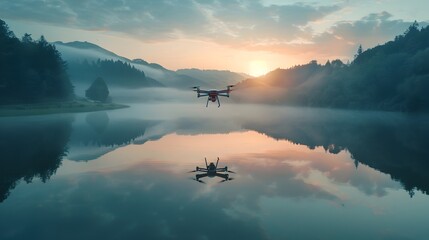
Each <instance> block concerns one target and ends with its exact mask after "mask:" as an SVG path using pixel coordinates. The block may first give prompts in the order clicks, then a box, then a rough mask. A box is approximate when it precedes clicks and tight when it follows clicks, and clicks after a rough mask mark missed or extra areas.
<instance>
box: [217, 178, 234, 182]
mask: <svg viewBox="0 0 429 240" xmlns="http://www.w3.org/2000/svg"><path fill="white" fill-rule="evenodd" d="M232 180H234V178H227V179H224V180H222V181H220V182H219V183H223V182H226V181H232Z"/></svg>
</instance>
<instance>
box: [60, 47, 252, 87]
mask: <svg viewBox="0 0 429 240" xmlns="http://www.w3.org/2000/svg"><path fill="white" fill-rule="evenodd" d="M54 44H55V46H56V48H57V49H58V50H59V51H60V52H61V55H62V57H63V59H64V60H65V61H67V62H68V64H69V68H70V75H71V76H72V77H71V79H72V81H73V82H74V83H77V84H80V83H82V81H83V82H84V83H85V84H87V81H84V80H82V78H76V77H73V76H76V75H79V74H77V73H76V72H73V68H74V67H75V66H76V65H79V64H82V62H84V61H88V62H89V63H91V62H97V61H98V60H99V59H100V60H113V61H118V60H119V61H121V62H123V63H126V64H129V65H130V66H131V67H134V68H135V69H137V70H140V71H143V72H144V74H145V76H146V79H147V80H149V81H151V84H148V85H150V86H154V85H157V84H156V82H159V83H160V84H161V85H163V86H166V87H173V88H180V89H188V88H189V87H190V86H196V85H198V86H201V87H206V88H218V87H219V88H220V87H224V85H230V84H235V83H237V82H238V81H241V80H244V79H246V78H247V77H249V76H248V75H245V74H238V73H234V72H230V71H218V70H210V71H206V70H198V69H192V70H179V71H176V72H175V71H172V70H169V69H166V68H164V67H163V66H161V65H159V64H157V63H149V62H147V61H145V60H143V59H134V60H130V59H128V58H125V57H122V56H119V55H117V54H115V53H113V52H111V51H108V50H106V49H104V48H102V47H100V46H98V45H96V44H93V43H89V42H78V41H75V42H69V43H63V42H55V43H54Z"/></svg>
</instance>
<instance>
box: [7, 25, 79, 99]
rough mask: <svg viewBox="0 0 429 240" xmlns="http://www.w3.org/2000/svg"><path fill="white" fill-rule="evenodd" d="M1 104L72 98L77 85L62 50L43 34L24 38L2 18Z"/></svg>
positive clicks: (26, 35)
mask: <svg viewBox="0 0 429 240" xmlns="http://www.w3.org/2000/svg"><path fill="white" fill-rule="evenodd" d="M0 73H1V75H0V104H15V103H34V102H42V101H58V100H69V99H71V98H73V86H72V85H71V83H70V80H69V78H68V76H67V74H66V64H65V62H64V61H63V60H62V59H61V56H60V53H59V52H58V51H57V50H56V49H55V47H54V46H53V45H51V44H49V43H48V42H47V41H46V39H45V38H44V37H43V36H41V37H40V39H39V40H37V41H34V40H33V39H32V38H31V35H30V34H25V35H24V36H23V37H22V41H20V40H19V39H18V38H16V37H15V35H14V34H13V32H12V31H10V30H9V28H8V26H7V24H6V23H5V22H4V21H2V20H0Z"/></svg>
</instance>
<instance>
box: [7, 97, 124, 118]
mask: <svg viewBox="0 0 429 240" xmlns="http://www.w3.org/2000/svg"><path fill="white" fill-rule="evenodd" d="M128 107H129V106H128V105H123V104H117V103H99V102H90V101H83V100H74V101H70V102H51V103H36V104H15V105H4V106H0V117H16V116H33V115H47V114H58V113H80V112H96V111H103V110H114V109H121V108H128Z"/></svg>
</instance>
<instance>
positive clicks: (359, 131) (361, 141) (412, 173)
mask: <svg viewBox="0 0 429 240" xmlns="http://www.w3.org/2000/svg"><path fill="white" fill-rule="evenodd" d="M244 126H245V127H246V128H248V129H253V130H256V131H259V132H262V133H265V134H267V135H269V136H272V137H274V138H277V139H286V140H289V141H291V142H294V143H297V144H303V145H306V146H308V147H309V148H314V147H317V146H323V147H324V148H325V149H326V150H327V151H329V152H331V153H335V154H336V153H338V152H340V151H341V150H343V149H347V150H348V151H349V152H350V153H351V155H352V157H353V158H354V159H355V160H356V164H358V163H359V162H360V163H363V164H366V165H368V166H370V167H372V168H375V169H377V170H379V171H381V172H384V173H387V174H390V176H391V177H392V178H393V179H395V180H398V181H400V182H401V183H402V184H403V186H404V188H405V189H406V190H407V191H408V192H409V193H410V195H412V194H413V190H414V189H415V188H417V189H419V190H421V191H423V192H424V193H426V194H429V174H427V173H428V171H429V161H427V159H429V148H428V147H427V142H428V140H427V136H429V122H428V121H427V118H426V117H421V116H405V115H399V114H390V113H362V112H352V111H349V112H347V111H344V112H341V111H329V110H311V111H309V110H308V111H307V110H303V111H301V112H298V113H296V114H290V115H288V116H286V117H284V118H279V119H277V120H271V121H270V120H268V122H267V121H264V122H258V121H256V120H255V121H253V122H251V121H249V122H247V123H246V124H244Z"/></svg>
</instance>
